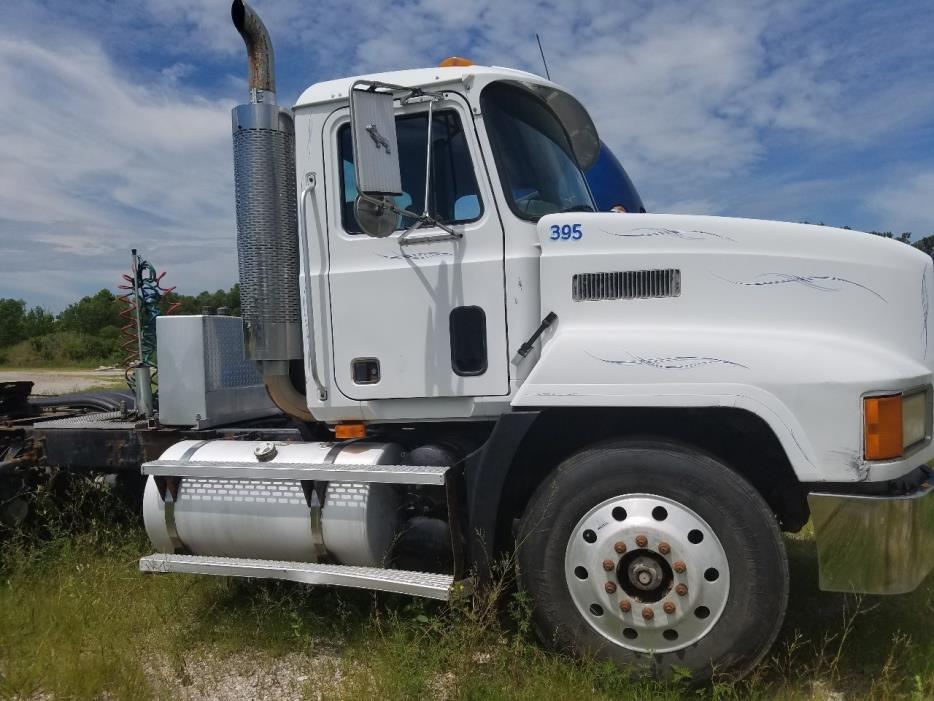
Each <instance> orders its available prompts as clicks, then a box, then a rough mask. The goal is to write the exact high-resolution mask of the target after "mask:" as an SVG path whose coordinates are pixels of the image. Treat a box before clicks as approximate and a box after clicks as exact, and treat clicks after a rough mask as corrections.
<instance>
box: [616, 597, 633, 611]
mask: <svg viewBox="0 0 934 701" xmlns="http://www.w3.org/2000/svg"><path fill="white" fill-rule="evenodd" d="M619 610H620V611H622V612H623V613H629V612H630V611H632V604H631V603H629V599H623V600H622V601H620V602H619Z"/></svg>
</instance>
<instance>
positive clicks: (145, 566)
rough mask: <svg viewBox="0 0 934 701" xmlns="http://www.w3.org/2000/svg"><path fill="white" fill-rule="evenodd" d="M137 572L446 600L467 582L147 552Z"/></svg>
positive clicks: (342, 567) (413, 574) (365, 569)
mask: <svg viewBox="0 0 934 701" xmlns="http://www.w3.org/2000/svg"><path fill="white" fill-rule="evenodd" d="M139 569H140V572H144V573H149V574H164V573H167V572H182V573H186V574H214V575H221V576H225V577H256V578H258V579H287V580H289V581H292V582H301V583H303V584H324V585H330V586H337V587H355V588H357V589H375V590H378V591H388V592H394V593H397V594H411V595H412V596H422V597H425V598H428V599H439V600H440V601H447V600H448V599H450V598H451V596H452V594H453V593H454V590H455V589H457V593H458V594H460V593H462V592H466V589H464V587H465V585H466V584H467V582H459V583H458V584H457V586H456V587H455V584H454V577H452V576H450V575H446V574H429V573H427V572H411V571H409V570H387V569H380V568H378V567H351V566H345V565H323V564H318V563H316V562H287V561H283V560H254V559H248V558H239V557H206V556H201V555H166V554H160V553H156V554H154V555H147V556H146V557H143V558H141V559H140V561H139Z"/></svg>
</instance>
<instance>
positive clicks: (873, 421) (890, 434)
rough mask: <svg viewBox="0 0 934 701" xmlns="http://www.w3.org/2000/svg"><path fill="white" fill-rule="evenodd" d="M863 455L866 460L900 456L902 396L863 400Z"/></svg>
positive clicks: (895, 395)
mask: <svg viewBox="0 0 934 701" xmlns="http://www.w3.org/2000/svg"><path fill="white" fill-rule="evenodd" d="M863 421H864V422H865V427H864V434H865V437H866V445H865V455H866V459H867V460H890V459H892V458H900V457H901V456H902V395H900V394H894V395H890V396H887V397H866V398H865V399H864V400H863Z"/></svg>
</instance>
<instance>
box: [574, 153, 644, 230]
mask: <svg viewBox="0 0 934 701" xmlns="http://www.w3.org/2000/svg"><path fill="white" fill-rule="evenodd" d="M587 184H588V185H590V191H591V192H592V193H593V198H594V199H595V200H596V201H597V207H598V209H599V210H600V211H601V212H609V211H611V210H612V209H613V208H614V207H616V208H617V210H616V211H619V208H620V207H621V208H622V209H624V210H625V211H627V212H633V213H637V212H645V206H644V205H643V204H642V198H641V197H639V192H638V191H637V190H636V187H635V185H633V184H632V180H630V179H629V175H628V174H627V173H626V169H625V168H623V164H622V163H620V162H619V159H617V158H616V156H614V155H613V152H612V151H611V150H610V148H609V147H608V146H607V145H606V144H604V143H603V142H601V143H600V156H599V157H598V158H597V162H596V163H594V164H593V167H592V168H591V169H590V170H588V171H587Z"/></svg>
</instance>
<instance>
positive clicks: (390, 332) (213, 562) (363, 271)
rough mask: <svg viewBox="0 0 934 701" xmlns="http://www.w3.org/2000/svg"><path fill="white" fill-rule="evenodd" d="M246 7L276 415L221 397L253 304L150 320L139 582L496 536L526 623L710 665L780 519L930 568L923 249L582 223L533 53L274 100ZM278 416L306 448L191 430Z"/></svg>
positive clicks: (758, 594) (777, 230)
mask: <svg viewBox="0 0 934 701" xmlns="http://www.w3.org/2000/svg"><path fill="white" fill-rule="evenodd" d="M232 15H233V21H234V24H235V25H236V28H237V30H238V31H239V32H240V34H241V35H242V36H243V38H244V40H245V42H246V46H247V50H248V55H249V80H250V83H249V88H250V101H249V103H248V104H244V105H240V106H238V107H236V108H235V109H234V110H233V139H234V162H235V171H236V205H237V225H238V239H237V243H238V253H239V270H240V284H241V294H242V306H243V321H242V328H243V331H244V335H243V338H244V347H245V349H246V355H247V357H248V358H249V359H251V360H252V361H254V362H255V364H256V367H257V368H258V369H259V371H260V373H261V374H262V378H263V384H264V385H265V388H266V392H267V393H268V397H269V398H271V400H272V402H274V404H275V406H272V404H270V403H269V401H268V399H267V398H266V396H265V395H264V394H263V393H259V394H257V393H256V392H255V391H253V393H252V394H249V393H247V394H244V393H242V392H241V393H239V394H236V396H235V398H234V399H228V400H223V401H220V400H217V397H219V396H221V395H220V394H218V390H217V389H216V388H217V387H219V386H220V385H221V384H224V383H226V384H227V385H230V386H236V385H237V384H238V382H240V380H238V379H237V378H239V377H242V376H245V375H244V374H243V373H244V372H246V371H244V370H243V368H242V367H241V366H239V365H237V364H236V363H237V362H240V363H242V362H243V361H242V360H240V359H239V358H237V359H235V360H234V361H233V362H232V363H231V364H227V365H225V361H223V360H222V357H221V356H223V354H224V353H225V352H227V351H229V350H230V349H231V348H232V349H234V350H235V351H236V353H237V354H239V353H240V351H239V348H240V339H239V328H240V321H239V320H233V321H229V320H228V321H229V323H226V322H225V324H226V325H225V326H224V328H225V329H228V331H229V328H231V324H232V325H233V329H234V332H233V333H234V335H233V337H231V336H230V335H229V333H228V332H227V331H224V332H223V333H222V330H221V329H220V327H217V328H214V326H210V324H211V323H220V322H219V321H218V322H212V321H211V319H209V318H207V317H206V318H204V319H202V318H200V317H188V318H181V319H172V318H168V319H162V320H160V322H159V324H160V326H159V342H160V377H162V378H163V379H162V383H161V386H160V402H161V404H160V406H161V408H160V415H159V421H160V422H161V423H160V424H154V423H153V422H152V421H150V422H149V426H148V428H149V430H148V432H146V433H145V434H141V435H144V436H145V437H144V438H140V439H138V440H140V441H143V442H144V443H145V442H146V441H149V443H146V445H148V446H150V448H151V446H152V445H155V444H156V443H154V441H155V442H158V441H157V439H159V440H162V441H165V440H167V437H170V438H172V439H174V440H178V438H179V437H180V436H179V433H178V432H177V431H176V432H174V433H173V432H171V431H168V432H166V431H167V429H166V428H165V427H166V426H168V425H170V424H172V423H173V421H174V423H176V424H184V423H186V421H188V420H186V419H184V418H181V419H175V420H173V418H172V416H173V415H175V414H178V415H181V416H184V415H185V411H186V409H187V410H188V411H189V413H190V415H191V416H192V417H193V418H191V419H190V423H192V424H193V425H192V426H191V427H190V431H191V433H189V434H186V435H190V436H191V438H190V439H188V440H181V441H179V442H177V443H175V444H174V445H171V447H169V448H168V449H167V450H165V451H164V452H163V453H162V454H161V457H159V458H158V459H156V460H150V461H148V462H146V463H145V464H144V465H143V468H142V470H143V472H144V474H146V475H148V484H147V487H146V494H145V499H144V518H145V524H146V528H147V531H148V533H149V536H150V538H151V540H152V543H153V545H154V546H155V549H156V550H157V552H156V553H155V554H153V555H151V556H148V557H145V558H143V559H142V561H141V563H140V565H141V569H142V570H143V571H144V572H187V573H197V574H215V575H228V576H243V577H266V578H279V579H289V580H295V581H300V582H307V583H310V584H325V585H338V586H351V587H362V588H371V589H376V590H383V591H390V592H402V593H406V594H412V595H417V596H425V597H431V598H435V599H447V598H449V597H450V596H452V595H453V594H454V593H455V592H458V591H461V592H468V591H469V589H470V588H471V587H481V588H482V587H483V586H484V583H485V582H488V581H489V577H490V571H491V563H493V562H494V560H495V559H496V558H498V557H500V555H501V554H502V553H504V552H509V551H510V550H514V551H515V553H516V556H517V562H518V568H517V569H518V578H519V586H520V587H521V588H522V589H523V590H525V591H526V592H528V594H529V596H530V597H531V601H532V602H533V605H534V614H533V615H534V624H535V628H536V630H537V632H538V634H539V635H540V636H541V638H542V640H543V641H545V642H546V643H548V644H553V645H556V646H557V647H559V648H561V649H564V650H568V651H572V652H575V653H583V654H593V655H596V656H597V657H599V658H604V659H607V660H612V661H614V662H616V663H619V664H623V665H631V666H634V667H636V668H638V669H641V670H643V671H645V672H646V673H651V674H665V673H666V671H668V670H670V669H671V668H672V667H673V666H679V667H683V668H687V669H689V670H691V672H692V673H693V674H694V675H695V677H697V678H699V679H702V678H704V677H706V676H708V675H709V674H710V673H711V670H713V669H717V670H724V669H733V670H737V671H742V670H746V669H749V668H750V667H751V666H752V665H754V664H755V663H756V662H757V661H758V660H759V659H761V658H762V656H763V655H764V654H765V653H766V651H767V650H768V649H769V646H770V645H771V644H772V642H773V641H774V640H775V637H776V635H777V633H778V630H779V628H780V626H781V623H782V619H783V616H784V613H785V609H786V606H787V604H788V577H789V575H788V563H787V559H786V555H785V549H784V545H783V540H782V531H783V530H784V531H797V530H800V529H801V528H802V527H803V526H804V525H805V524H806V523H807V522H808V520H809V519H810V520H811V522H812V523H813V528H814V535H815V540H816V546H817V550H818V554H819V563H820V584H821V587H822V588H823V589H825V590H832V591H851V592H868V593H874V594H877V593H878V594H894V593H901V592H907V591H910V590H912V589H914V588H916V587H917V586H918V585H919V583H920V582H921V581H922V580H923V579H924V578H925V576H927V574H928V573H929V572H930V570H931V569H932V567H934V496H931V490H932V476H931V472H930V471H929V470H928V468H927V467H925V465H926V463H927V462H928V461H929V460H931V459H932V458H934V445H932V442H931V438H932V386H931V378H932V368H934V331H932V329H931V314H929V310H930V305H931V294H932V291H934V269H932V262H931V258H930V257H928V256H926V255H924V254H922V253H921V252H919V251H916V250H914V249H912V248H911V247H909V246H906V245H904V244H901V243H898V242H893V241H890V240H885V239H882V238H878V237H875V236H871V235H868V234H864V233H860V232H856V231H848V230H840V229H833V228H828V227H816V226H809V225H802V224H790V223H783V222H776V221H755V220H748V219H732V218H724V217H708V216H681V215H665V214H644V213H628V214H619V213H609V212H606V213H599V212H597V211H596V209H597V207H596V204H595V202H594V198H593V195H592V192H591V189H590V188H589V187H588V183H587V180H586V178H585V175H584V173H585V172H586V171H587V170H588V168H590V167H591V165H592V164H593V162H594V160H595V158H596V157H597V153H598V150H599V148H600V140H599V138H598V135H597V132H596V129H595V127H594V124H593V122H592V121H591V119H590V117H589V116H588V114H587V111H586V110H585V109H584V107H583V106H582V105H581V104H580V102H578V101H577V100H576V99H575V98H574V97H573V96H571V95H570V94H569V93H568V92H566V91H564V90H563V89H562V88H560V87H559V86H558V85H556V84H554V83H552V82H550V81H548V80H545V79H542V78H541V77H539V76H536V75H532V74H530V73H525V72H521V71H516V70H509V69H505V68H495V67H484V66H476V65H472V64H470V62H469V61H466V60H463V59H449V60H446V61H445V62H443V63H442V65H441V66H439V67H434V68H425V69H420V70H408V71H399V72H393V73H383V74H378V75H367V76H360V77H356V78H346V79H341V80H334V81H329V82H325V83H319V84H316V85H313V86H311V87H310V88H308V89H307V90H306V91H305V92H304V93H302V95H301V96H300V97H299V98H298V101H297V102H296V104H295V106H294V107H293V108H292V109H291V110H289V109H285V108H283V107H280V106H279V105H278V104H277V103H276V94H275V77H274V71H273V53H272V47H271V44H270V41H269V37H268V35H267V33H266V30H265V28H264V27H263V24H262V22H261V21H260V20H259V18H258V17H257V15H256V14H255V13H254V11H253V10H252V9H251V8H250V7H249V6H248V5H246V4H245V3H243V2H242V1H241V0H236V1H235V2H234V3H233V8H232ZM209 326H210V329H208V327H209ZM202 328H204V329H208V330H207V331H204V334H203V335H201V336H199V335H198V334H201V333H202V332H201V331H199V329H202ZM224 333H227V335H226V336H225V335H224ZM195 337H197V338H200V339H201V341H199V344H200V345H198V344H195V345H194V346H191V345H190V339H193V338H195ZM205 339H207V340H205ZM225 339H226V340H225ZM231 339H232V340H231ZM212 344H213V345H212ZM212 348H213V349H214V350H211V349H212ZM248 370H249V371H250V372H252V369H251V368H248ZM238 373H239V374H238ZM196 376H197V377H198V378H200V379H199V380H197V381H196V380H195V379H194V378H195V377H196ZM173 377H175V378H176V379H175V380H173V379H172V378H173ZM205 377H209V378H210V377H214V380H213V381H214V383H215V384H214V385H212V384H211V382H210V381H209V382H208V384H207V385H205V383H204V378H205ZM218 378H219V379H218ZM218 383H220V384H218ZM241 384H242V383H241ZM212 387H213V388H214V389H212ZM241 389H243V388H242V387H241ZM212 392H213V394H212ZM223 396H225V397H227V396H234V395H223ZM212 397H214V399H212ZM218 402H219V404H218ZM195 407H196V408H195ZM276 407H278V408H279V409H281V411H283V412H285V413H286V414H288V415H290V416H291V417H294V418H295V419H296V420H297V421H298V422H299V424H300V433H301V435H300V436H296V435H289V436H288V440H285V438H286V437H287V436H286V433H285V432H284V430H282V429H280V433H279V434H277V433H275V431H272V432H268V431H267V432H266V433H263V432H262V431H256V430H254V431H249V430H246V429H243V430H240V431H239V432H238V431H237V430H235V429H229V430H227V429H225V430H222V431H218V430H215V431H213V432H208V433H205V432H204V431H202V432H201V433H199V432H198V429H204V428H205V426H208V425H209V419H210V415H213V416H215V417H217V416H218V415H219V414H221V415H223V416H224V417H226V419H227V420H230V419H231V417H236V416H237V415H238V412H244V411H250V410H251V409H252V410H256V412H254V413H257V414H259V413H263V412H268V411H269V410H270V409H271V410H273V411H275V409H276ZM109 420H113V417H110V419H109ZM112 426H113V424H111V428H108V429H107V430H108V431H113V430H115V429H113V427H112ZM131 426H132V425H131ZM136 427H137V428H141V427H140V426H139V425H138V424H137V425H136ZM53 428H54V426H50V427H49V428H48V429H47V430H46V431H45V433H44V434H43V435H44V436H45V438H44V440H45V441H46V450H47V452H49V451H51V452H53V453H54V451H55V448H54V446H55V445H56V444H55V441H54V440H53V439H54V438H55V436H53V433H54V431H53V430H52V429H53ZM58 428H59V429H61V430H62V431H71V432H72V434H73V435H77V434H75V433H74V432H75V431H76V430H77V427H76V425H75V424H74V423H73V422H72V423H70V424H67V425H59V426H58ZM245 430H246V431H247V432H246V433H244V431H245ZM160 431H161V433H160ZM225 431H226V433H225ZM105 433H106V431H105V432H103V433H99V434H97V435H100V436H104V435H105ZM59 434H61V431H60V432H59ZM59 434H55V435H59ZM205 436H207V437H205ZM251 436H258V437H259V440H249V438H250V437H251ZM160 437H161V438H160ZM296 438H298V439H297V440H296ZM56 440H57V439H56ZM124 448H125V447H124ZM124 448H121V450H122V449H124ZM160 451H161V448H160ZM63 459H64V458H63ZM438 533H441V534H443V538H442V539H441V541H440V542H439V540H438V538H437V537H436V536H437V534H438Z"/></svg>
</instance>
